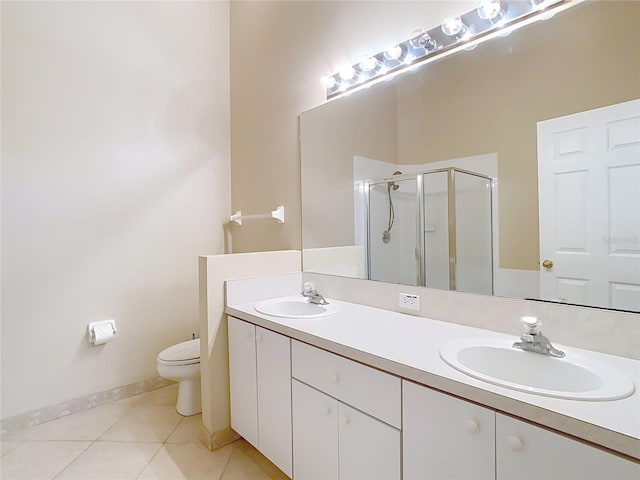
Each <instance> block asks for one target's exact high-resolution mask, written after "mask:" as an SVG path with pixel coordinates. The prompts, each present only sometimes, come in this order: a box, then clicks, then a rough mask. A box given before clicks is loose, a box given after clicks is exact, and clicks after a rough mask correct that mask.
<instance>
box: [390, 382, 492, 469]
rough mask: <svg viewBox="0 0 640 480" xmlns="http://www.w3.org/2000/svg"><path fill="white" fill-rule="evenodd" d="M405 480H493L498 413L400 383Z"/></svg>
mask: <svg viewBox="0 0 640 480" xmlns="http://www.w3.org/2000/svg"><path fill="white" fill-rule="evenodd" d="M402 414H403V419H402V438H403V478H404V479H405V480H408V479H415V480H427V479H454V478H455V479H474V480H475V479H483V478H487V479H488V478H491V479H493V478H495V448H494V440H495V413H494V412H493V410H489V409H486V408H483V407H480V406H478V405H475V404H472V403H469V402H466V401H463V400H459V399H457V398H455V397H452V396H449V395H445V394H443V393H440V392H436V391H434V390H431V389H429V388H426V387H423V386H420V385H416V384H415V383H411V382H407V381H403V382H402Z"/></svg>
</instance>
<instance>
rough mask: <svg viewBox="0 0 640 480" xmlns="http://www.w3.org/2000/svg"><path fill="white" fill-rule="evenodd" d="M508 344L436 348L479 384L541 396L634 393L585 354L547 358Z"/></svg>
mask: <svg viewBox="0 0 640 480" xmlns="http://www.w3.org/2000/svg"><path fill="white" fill-rule="evenodd" d="M512 345H513V341H512V340H508V339H504V340H502V339H487V338H479V339H478V338H475V339H463V340H455V341H453V342H450V343H447V344H446V345H444V346H443V347H442V348H441V349H440V357H441V358H442V360H444V361H445V362H446V363H448V364H449V365H451V366H452V367H453V368H455V369H456V370H459V371H461V372H462V373H465V374H467V375H469V376H471V377H474V378H477V379H479V380H483V381H485V382H488V383H492V384H494V385H500V386H502V387H506V388H511V389H513V390H519V391H522V392H527V393H533V394H536V395H543V396H547V397H556V398H567V399H572V400H618V399H621V398H625V397H628V396H629V395H632V394H633V392H634V391H635V386H634V384H633V382H631V380H630V379H629V378H627V377H626V376H625V375H623V374H621V373H620V372H618V371H617V370H615V369H614V368H612V367H610V366H608V365H605V364H604V363H601V362H599V361H597V360H594V359H592V358H589V357H588V356H587V355H583V354H580V353H576V352H571V351H567V352H566V356H565V357H564V358H553V357H550V356H547V355H543V354H540V353H534V352H527V351H524V350H521V349H518V348H514V347H513V346H512Z"/></svg>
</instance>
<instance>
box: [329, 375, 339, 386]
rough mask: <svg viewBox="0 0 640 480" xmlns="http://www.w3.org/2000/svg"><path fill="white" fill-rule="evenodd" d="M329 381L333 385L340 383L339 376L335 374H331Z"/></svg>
mask: <svg viewBox="0 0 640 480" xmlns="http://www.w3.org/2000/svg"><path fill="white" fill-rule="evenodd" d="M329 381H330V382H331V383H334V384H335V383H338V382H339V381H340V376H339V375H338V374H337V373H332V374H331V377H330V378H329Z"/></svg>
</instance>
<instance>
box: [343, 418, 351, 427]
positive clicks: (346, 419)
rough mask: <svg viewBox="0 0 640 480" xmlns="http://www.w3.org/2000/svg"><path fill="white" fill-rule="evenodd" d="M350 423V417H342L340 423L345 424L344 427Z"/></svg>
mask: <svg viewBox="0 0 640 480" xmlns="http://www.w3.org/2000/svg"><path fill="white" fill-rule="evenodd" d="M350 423H351V419H350V418H349V417H347V416H345V417H342V425H343V426H345V427H346V426H347V425H349V424H350Z"/></svg>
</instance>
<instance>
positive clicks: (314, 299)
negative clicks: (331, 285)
mask: <svg viewBox="0 0 640 480" xmlns="http://www.w3.org/2000/svg"><path fill="white" fill-rule="evenodd" d="M301 295H302V296H303V297H306V298H308V299H309V303H315V304H316V305H329V302H327V301H326V300H325V298H324V297H323V296H322V295H320V294H319V293H318V291H317V290H316V287H315V285H314V284H313V283H311V282H305V284H304V285H303V286H302V293H301Z"/></svg>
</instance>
